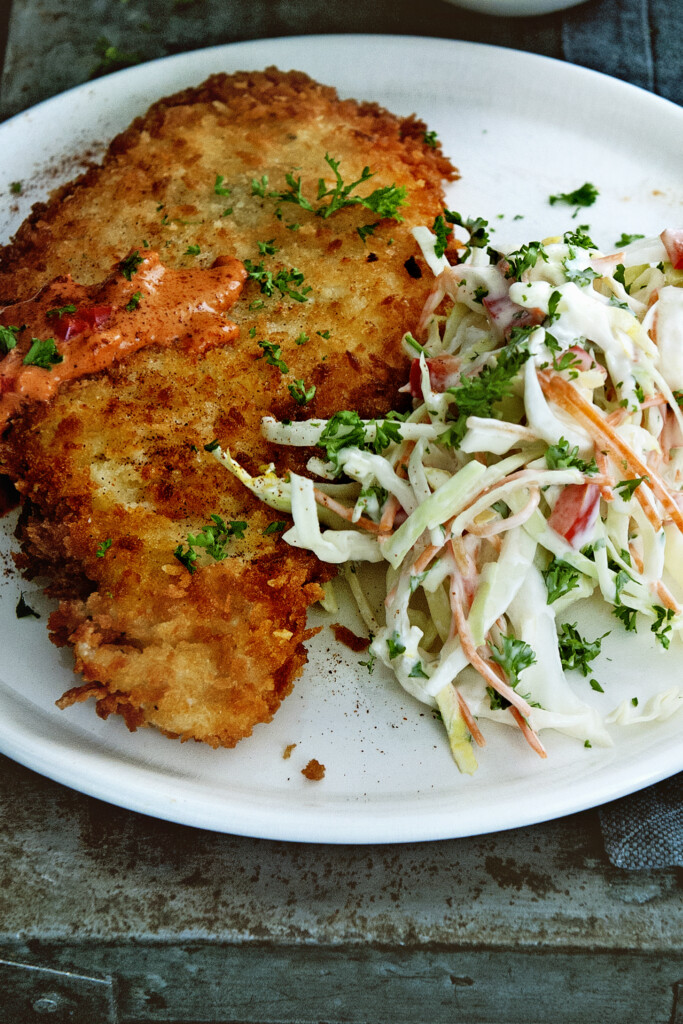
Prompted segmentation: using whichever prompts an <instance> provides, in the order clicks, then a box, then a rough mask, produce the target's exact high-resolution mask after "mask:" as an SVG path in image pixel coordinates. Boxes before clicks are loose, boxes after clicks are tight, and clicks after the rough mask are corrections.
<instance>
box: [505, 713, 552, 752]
mask: <svg viewBox="0 0 683 1024" xmlns="http://www.w3.org/2000/svg"><path fill="white" fill-rule="evenodd" d="M510 713H511V715H512V717H513V718H514V720H515V722H516V723H517V725H518V726H519V727H520V729H521V730H522V736H523V737H524V739H525V740H526V741H527V743H528V744H529V746H530V747H531V749H532V750H535V751H536V753H537V754H538V756H539V757H547V756H548V753H547V751H546V749H545V747H544V746H543V744H542V743H541V741H540V739H539V738H538V734H537V733H535V732H534V730H533V729H532V728H531V726H530V725H529V723H528V722H527V721H525V719H524V716H523V715H520V713H519V711H518V710H517V708H510Z"/></svg>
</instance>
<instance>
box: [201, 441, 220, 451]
mask: <svg viewBox="0 0 683 1024" xmlns="http://www.w3.org/2000/svg"><path fill="white" fill-rule="evenodd" d="M217 448H220V442H219V441H218V440H217V439H216V438H214V439H213V441H209V443H208V444H205V445H204V451H205V452H215V451H216V449H217Z"/></svg>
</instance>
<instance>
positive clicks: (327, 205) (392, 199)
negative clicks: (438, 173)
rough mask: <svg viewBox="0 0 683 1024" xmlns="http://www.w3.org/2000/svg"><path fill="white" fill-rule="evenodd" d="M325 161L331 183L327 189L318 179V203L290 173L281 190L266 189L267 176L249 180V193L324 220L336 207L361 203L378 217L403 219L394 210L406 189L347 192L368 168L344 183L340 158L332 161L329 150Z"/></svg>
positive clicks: (390, 187) (361, 180)
mask: <svg viewBox="0 0 683 1024" xmlns="http://www.w3.org/2000/svg"><path fill="white" fill-rule="evenodd" d="M325 162H326V163H327V164H328V166H329V167H330V168H331V169H332V171H333V173H334V177H335V183H334V185H332V186H331V187H330V188H328V187H327V184H326V182H325V179H324V178H319V179H318V193H317V196H316V199H317V202H318V206H314V205H313V203H312V202H311V201H310V199H307V198H306V196H305V195H304V194H303V187H302V184H301V178H300V177H299V178H295V177H294V175H293V174H292V173H289V174H286V175H285V181H286V182H287V185H289V188H288V189H285V190H283V191H281V192H277V191H272V192H267V191H266V190H267V188H268V178H267V177H266V176H265V175H264V176H263V177H262V178H261V181H260V182H259V181H256V180H253V181H252V193H253V194H255V195H259V196H261V197H263V198H265V197H266V196H268V197H269V198H270V199H276V200H277V201H278V202H280V203H294V204H295V205H297V206H300V207H301V208H302V209H303V210H308V211H309V213H315V214H317V216H318V217H324V218H325V219H327V218H328V217H331V216H332V214H334V213H336V212H337V211H338V210H343V209H345V208H346V207H348V206H357V205H360V206H363V207H364V208H365V209H366V210H371V211H372V212H373V213H376V214H378V215H379V217H380V218H382V219H384V218H385V217H391V218H393V219H394V220H396V221H401V220H402V219H403V218H402V217H401V216H400V214H399V213H398V209H399V207H400V206H403V205H404V204H405V202H406V190H405V188H404V187H403V186H401V187H398V186H396V185H388V186H385V187H384V188H378V189H375V191H374V192H372V193H370V195H369V196H357V195H351V193H352V192H354V191H355V190H356V189H357V188H358V186H359V185H362V184H363V183H364V182H366V181H368V179H369V178H372V177H374V174H373V173H372V172H371V170H370V168H369V167H364V168H363V170H362V172H361V176H360V178H358V179H357V180H356V181H352V182H351V183H350V184H348V185H346V184H344V179H343V177H342V175H341V174H340V173H339V164H340V162H341V161H339V160H335V159H334V158H333V157H331V156H330V155H329V153H326V154H325ZM324 199H326V200H328V202H321V200H324Z"/></svg>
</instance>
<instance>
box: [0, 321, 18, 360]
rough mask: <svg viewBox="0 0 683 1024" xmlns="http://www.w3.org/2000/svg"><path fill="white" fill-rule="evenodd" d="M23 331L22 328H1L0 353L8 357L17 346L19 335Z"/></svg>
mask: <svg viewBox="0 0 683 1024" xmlns="http://www.w3.org/2000/svg"><path fill="white" fill-rule="evenodd" d="M20 330H21V328H20V327H14V326H12V325H10V326H9V327H2V326H0V352H1V353H2V355H4V356H6V355H7V353H8V352H10V351H11V350H12V349H13V348H16V345H17V334H18V333H19V331H20Z"/></svg>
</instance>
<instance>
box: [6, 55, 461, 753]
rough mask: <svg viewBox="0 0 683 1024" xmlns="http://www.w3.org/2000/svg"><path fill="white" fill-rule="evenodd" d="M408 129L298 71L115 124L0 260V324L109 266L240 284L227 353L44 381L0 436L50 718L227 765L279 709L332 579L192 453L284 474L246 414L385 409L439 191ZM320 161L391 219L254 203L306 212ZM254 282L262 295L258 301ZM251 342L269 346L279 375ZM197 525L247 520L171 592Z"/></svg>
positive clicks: (400, 370) (263, 76) (418, 134)
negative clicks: (239, 267)
mask: <svg viewBox="0 0 683 1024" xmlns="http://www.w3.org/2000/svg"><path fill="white" fill-rule="evenodd" d="M424 132H425V127H424V125H422V124H421V123H420V122H419V121H416V120H415V119H413V118H407V119H401V118H397V117H394V116H393V115H391V114H389V113H387V112H386V111H384V110H382V109H380V108H379V107H377V106H376V105H374V104H359V103H356V102H354V101H352V100H343V101H342V100H339V99H338V98H337V96H336V93H335V92H334V90H332V89H330V88H327V87H324V86H321V85H318V84H316V83H315V82H313V81H311V80H310V79H309V78H308V77H307V76H305V75H303V74H301V73H298V72H290V73H281V72H279V71H277V70H275V69H269V70H267V71H265V72H259V73H252V74H249V73H239V74H235V75H231V76H225V75H214V76H213V77H211V78H210V79H208V81H207V82H205V83H204V84H203V85H201V86H199V87H198V88H196V89H188V90H185V91H184V92H182V93H179V94H177V95H176V96H172V97H170V98H167V99H164V100H161V101H159V102H158V103H156V104H155V105H154V106H153V107H152V108H151V109H150V111H149V112H148V113H147V114H146V115H145V116H144V117H141V118H138V119H137V120H136V121H135V122H133V124H132V125H131V127H130V128H129V129H128V130H127V131H125V132H124V133H123V134H122V135H120V136H119V137H118V138H117V139H115V140H114V142H113V143H112V145H111V147H110V149H109V152H108V154H107V156H106V158H105V160H104V162H103V164H102V165H101V166H98V167H93V168H91V169H90V170H89V171H87V172H86V173H85V174H84V175H83V176H82V177H81V178H80V179H78V180H77V181H76V182H74V183H71V184H69V185H66V186H64V187H62V188H61V189H60V190H59V191H58V192H57V193H56V194H55V195H54V197H53V198H52V199H51V201H50V202H49V203H47V204H45V205H41V206H38V207H37V208H35V209H34V212H33V214H32V215H31V217H30V218H29V220H28V221H27V222H26V223H25V224H24V225H23V226H22V227H21V229H20V230H19V232H18V234H17V236H16V238H15V239H14V240H13V242H12V243H11V244H10V245H8V246H6V247H5V248H4V250H2V252H1V253H0V303H2V304H4V305H9V304H12V303H15V302H17V301H19V300H24V299H27V298H29V297H31V296H32V295H33V294H34V293H35V292H36V291H38V289H40V288H41V287H43V286H44V285H46V284H47V283H48V282H50V281H51V280H52V279H53V278H55V277H56V276H58V275H63V274H66V273H70V274H71V275H72V277H73V278H74V280H75V281H77V282H79V283H80V284H84V285H92V284H94V283H96V282H98V281H100V280H102V279H103V278H105V277H106V275H107V273H108V271H109V270H110V268H111V267H112V266H113V265H115V264H116V262H117V261H119V260H121V259H122V258H123V257H125V256H126V254H127V253H129V252H130V251H131V250H138V251H139V252H142V253H144V251H145V250H147V249H149V250H155V251H156V252H158V253H159V254H160V258H161V260H162V262H164V263H165V265H167V266H169V267H173V268H181V267H210V266H211V265H212V264H213V262H214V261H215V260H216V259H217V258H220V257H227V256H235V257H237V258H238V259H240V260H242V261H244V262H245V264H246V266H247V267H248V268H249V267H251V268H252V271H253V274H252V276H251V277H250V279H249V280H248V281H247V283H246V286H245V288H244V291H243V293H242V296H241V298H240V299H239V300H238V301H237V303H236V305H235V306H233V308H232V309H231V310H230V314H229V315H230V320H232V321H234V322H235V323H236V324H237V325H238V326H239V339H238V340H237V341H236V342H234V343H232V344H227V345H223V346H220V347H217V348H213V349H211V350H209V351H206V352H204V353H201V352H191V351H188V350H187V348H186V347H182V346H171V347H169V348H163V349H162V348H159V347H155V346H150V347H148V348H145V349H143V350H141V351H139V352H137V353H136V354H134V355H132V356H131V357H130V358H128V359H126V360H124V361H122V362H120V363H119V364H117V365H114V366H113V367H112V368H111V369H109V370H108V371H104V372H100V373H97V374H95V375H92V376H89V377H84V378H81V379H79V380H75V381H71V382H69V383H66V384H64V385H63V386H62V387H61V389H60V391H59V393H58V394H57V396H56V397H55V398H54V399H52V401H51V402H50V403H49V404H44V405H38V404H34V405H31V406H30V407H29V408H28V410H27V411H26V412H24V413H23V414H21V415H19V416H18V417H16V418H15V419H14V420H12V422H11V423H10V425H9V428H8V429H7V430H6V432H5V433H4V435H3V437H2V439H1V440H0V471H2V472H3V473H5V474H7V475H8V476H10V477H11V479H12V480H13V481H14V482H15V484H16V487H17V489H18V490H19V492H20V494H21V496H22V499H23V511H22V516H21V520H20V526H19V531H18V535H19V539H20V542H21V548H22V552H21V554H20V555H18V556H17V561H18V564H19V566H20V567H21V568H22V570H24V571H25V572H26V573H27V574H28V575H37V574H41V575H43V574H46V575H47V576H48V577H49V579H50V581H51V582H50V587H49V591H50V592H51V593H52V594H55V595H57V596H59V597H61V598H62V601H61V604H60V607H59V609H58V610H57V611H56V612H54V613H53V615H52V616H51V619H50V630H51V636H52V639H53V641H54V642H55V643H56V644H58V645H66V646H70V647H72V648H73V651H74V655H75V659H76V664H75V670H76V672H77V673H80V674H81V676H82V680H83V681H82V683H81V684H80V685H78V686H76V687H75V688H74V689H73V690H70V691H69V692H68V693H66V694H65V695H64V696H63V697H62V698H61V700H60V701H59V705H60V706H61V707H66V706H68V705H69V704H71V703H73V702H75V701H80V700H85V699H87V698H89V697H91V696H92V697H94V698H95V700H96V702H97V703H96V708H97V711H98V714H100V715H101V716H102V717H107V716H108V715H110V714H112V713H116V714H119V715H122V716H123V717H124V719H125V721H126V724H127V725H128V726H129V728H131V729H135V728H136V727H138V726H141V725H154V726H156V727H157V728H158V729H160V730H162V731H163V732H165V733H166V734H168V735H172V736H179V737H181V738H183V739H187V738H194V739H197V740H202V741H204V742H206V743H209V744H211V745H212V746H219V745H223V746H234V744H235V743H236V742H237V741H238V740H239V739H240V738H242V737H244V736H247V735H249V734H250V733H251V731H252V728H253V726H254V725H255V724H256V723H258V722H266V721H269V720H270V718H271V717H272V715H273V713H274V712H275V710H276V709H277V707H278V705H279V703H280V701H281V700H282V698H283V697H284V696H285V695H286V694H287V693H288V692H289V691H290V690H291V688H292V683H293V680H294V679H295V678H296V677H297V676H298V675H299V674H300V673H301V671H302V669H303V666H304V664H305V661H306V653H305V648H304V641H305V640H306V638H307V636H308V635H309V634H308V633H307V629H306V609H307V607H308V606H309V605H310V604H311V603H312V602H314V601H316V600H318V599H319V597H320V596H321V588H320V583H321V582H322V581H324V580H325V579H327V578H328V577H329V575H330V568H329V567H328V566H324V565H321V564H320V563H318V562H317V560H316V559H315V558H314V557H313V556H312V555H311V554H309V553H307V552H302V551H298V550H294V549H291V548H288V547H287V546H286V545H285V544H284V542H283V541H282V540H281V539H280V534H279V533H278V532H270V533H264V531H265V530H266V528H267V527H268V526H269V524H271V523H273V522H274V521H275V520H279V519H282V518H284V517H283V515H282V514H281V513H277V514H276V513H274V512H273V511H272V510H270V509H268V508H266V507H264V506H263V505H261V504H260V503H259V502H257V501H256V500H255V499H254V498H252V496H251V495H250V494H249V493H248V492H247V491H245V490H244V489H243V488H242V487H241V485H240V484H239V483H237V482H236V481H235V480H234V479H233V478H232V477H231V476H229V475H228V474H227V473H226V472H225V471H224V470H223V469H222V468H221V467H220V466H219V465H218V464H217V463H216V462H215V460H214V459H213V458H212V457H211V455H210V454H209V453H208V452H207V451H205V449H204V445H207V444H210V442H212V441H213V440H214V439H218V441H219V442H220V444H221V445H222V446H223V447H224V448H230V450H231V451H232V453H233V454H234V455H235V457H237V458H238V459H240V460H241V461H242V462H243V463H244V464H245V466H246V467H247V468H248V469H249V470H251V471H258V468H259V466H261V465H262V464H264V463H267V462H270V461H275V462H276V463H277V464H278V465H279V466H280V467H283V466H284V465H285V463H284V462H283V456H282V455H281V453H279V452H277V451H276V450H275V449H273V448H272V447H271V446H269V445H268V444H267V443H266V442H265V441H264V440H263V438H262V437H261V433H260V420H261V417H262V416H263V415H265V414H266V413H272V414H274V415H275V416H277V417H279V418H287V419H296V418H304V417H308V416H310V415H315V416H329V415H331V414H333V413H334V412H335V411H337V410H339V409H343V408H352V409H357V410H358V411H359V412H360V413H361V414H362V415H373V414H378V413H381V412H383V411H386V410H387V409H388V408H391V407H392V405H393V404H394V402H395V392H396V388H397V384H399V383H400V382H401V381H402V380H403V379H404V377H405V372H406V360H405V357H404V356H403V355H402V354H401V351H400V338H401V335H402V334H403V332H404V331H406V330H408V329H410V328H411V327H413V326H414V324H415V323H416V321H417V318H418V315H419V311H420V309H421V306H422V304H423V302H424V300H425V298H426V295H427V292H428V290H429V283H428V275H427V274H425V276H424V278H420V277H416V276H415V267H416V266H417V267H418V268H420V267H422V266H423V264H422V262H421V256H420V255H419V250H418V248H417V246H416V244H415V242H414V240H413V239H412V236H411V234H410V229H411V227H413V226H415V225H417V224H425V223H426V224H431V223H432V221H433V220H434V217H435V216H436V214H437V213H439V212H440V209H441V206H442V201H443V196H442V181H443V179H452V178H453V177H455V176H456V174H455V171H454V169H453V168H452V166H451V164H450V163H449V162H448V160H446V159H445V158H444V157H443V155H442V154H441V151H440V148H437V149H433V148H431V147H430V146H428V145H426V144H425V141H424ZM326 154H328V155H329V156H330V157H331V158H332V159H333V160H335V161H337V160H338V161H339V165H338V166H339V172H340V174H342V175H343V178H344V181H345V182H346V183H350V182H351V181H355V180H356V179H360V178H362V176H363V168H364V167H366V166H369V167H370V169H371V171H372V172H373V173H374V177H373V178H371V179H369V180H367V181H365V182H364V183H363V184H362V185H360V186H359V187H358V189H357V194H359V195H361V196H367V195H369V194H370V193H371V192H372V191H373V190H375V189H377V188H383V187H384V188H387V187H390V186H393V185H396V186H397V187H399V188H400V187H404V188H405V189H406V198H407V203H406V205H404V206H401V207H400V209H399V211H398V212H399V213H400V214H401V215H402V216H403V218H404V220H403V222H402V223H399V222H397V221H396V220H392V219H389V218H385V217H382V216H381V215H379V214H378V213H373V211H371V210H369V209H367V208H365V207H364V206H362V205H352V206H349V207H347V208H344V209H341V210H339V211H338V212H336V213H334V214H333V215H332V216H329V217H323V216H318V215H316V214H315V213H313V212H311V211H310V210H307V209H305V208H303V207H302V206H301V205H300V204H299V203H296V202H288V201H286V200H278V199H276V198H273V197H272V196H270V195H269V193H270V192H278V193H280V194H281V195H282V194H284V193H286V192H287V190H288V189H290V185H289V184H288V182H287V177H286V176H287V175H288V174H292V175H293V176H294V178H293V180H295V179H298V178H299V177H300V178H301V192H302V194H303V195H304V196H305V197H308V199H309V200H312V204H313V205H314V206H315V205H316V196H317V194H318V181H319V179H321V178H322V179H324V181H325V183H326V185H327V187H328V188H329V187H331V186H333V185H334V181H335V178H334V175H333V173H332V169H331V166H330V164H329V163H326V161H325V155H326ZM253 183H255V184H253ZM260 193H263V194H260ZM368 227H369V229H370V230H367V231H362V232H361V234H364V238H363V237H361V234H359V232H358V228H362V229H365V228H368ZM259 243H261V245H259ZM247 261H250V262H247ZM408 261H411V263H410V272H409V271H408V270H407V269H406V267H405V264H406V262H408ZM259 264H261V265H262V267H261V270H260V271H259V269H258V268H259ZM268 273H270V274H271V275H272V276H273V277H274V278H278V275H281V276H280V277H279V280H280V282H281V283H283V282H285V291H284V292H283V291H282V290H281V289H278V287H277V286H275V287H274V288H272V289H271V292H272V294H267V291H266V292H262V291H261V284H262V283H263V281H264V280H265V281H266V283H267V282H268V278H267V276H265V277H264V275H267V274H268ZM295 273H296V275H297V276H296V277H294V276H293V275H294V274H295ZM259 274H260V275H261V276H260V278H259ZM282 275H284V276H282ZM287 281H289V286H287V285H286V282H287ZM287 287H289V291H287ZM305 288H310V292H307V293H305V294H304V295H302V294H301V292H302V290H303V289H305ZM294 291H298V292H299V294H300V295H301V297H303V298H305V299H306V301H297V299H296V298H295V297H293V295H292V292H294ZM5 312H6V314H7V315H9V314H10V313H11V310H10V311H7V310H6V311H5ZM5 319H7V317H5ZM10 321H11V317H10ZM259 342H266V343H267V344H270V345H272V346H279V349H280V352H279V357H278V359H274V358H272V359H270V360H268V359H267V358H266V355H267V353H268V351H270V352H271V354H272V353H273V352H275V349H274V348H271V349H270V350H268V349H267V348H264V346H263V345H259ZM278 360H279V363H280V365H278ZM282 364H284V365H285V366H286V372H285V370H283V368H282ZM46 372H47V371H46ZM297 380H299V381H302V382H303V383H304V384H305V387H306V389H307V390H309V391H310V388H311V386H315V395H314V397H313V398H312V400H310V401H309V402H308V404H306V405H299V404H297V402H296V401H295V398H294V397H293V396H292V394H291V392H290V390H289V385H291V384H293V383H294V382H295V381H297ZM288 457H289V458H291V456H288ZM297 458H299V459H301V458H302V456H301V454H299V455H298V456H297ZM297 464H298V465H300V464H301V463H294V462H292V463H291V465H292V466H294V465H297ZM212 515H218V516H220V517H222V518H223V520H225V521H226V522H228V521H236V520H239V521H244V522H246V523H247V527H246V529H245V530H244V535H243V538H242V539H240V538H239V536H236V537H233V538H232V539H231V540H230V541H229V544H228V557H227V558H225V559H223V560H220V561H213V560H212V559H211V558H210V557H209V555H208V554H206V553H205V552H204V551H203V550H199V549H198V552H199V555H198V559H197V563H196V571H194V572H192V573H190V572H189V571H188V569H187V568H186V566H185V565H184V564H183V563H182V562H181V561H179V560H178V558H177V557H174V552H175V551H177V550H178V549H179V546H180V550H181V551H182V550H184V547H183V545H185V544H186V542H187V537H188V534H191V533H193V534H195V535H196V534H197V532H198V531H200V530H201V529H202V527H203V526H205V525H206V524H209V523H210V522H211V519H210V517H211V516H212ZM109 541H111V543H107V542H109Z"/></svg>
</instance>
